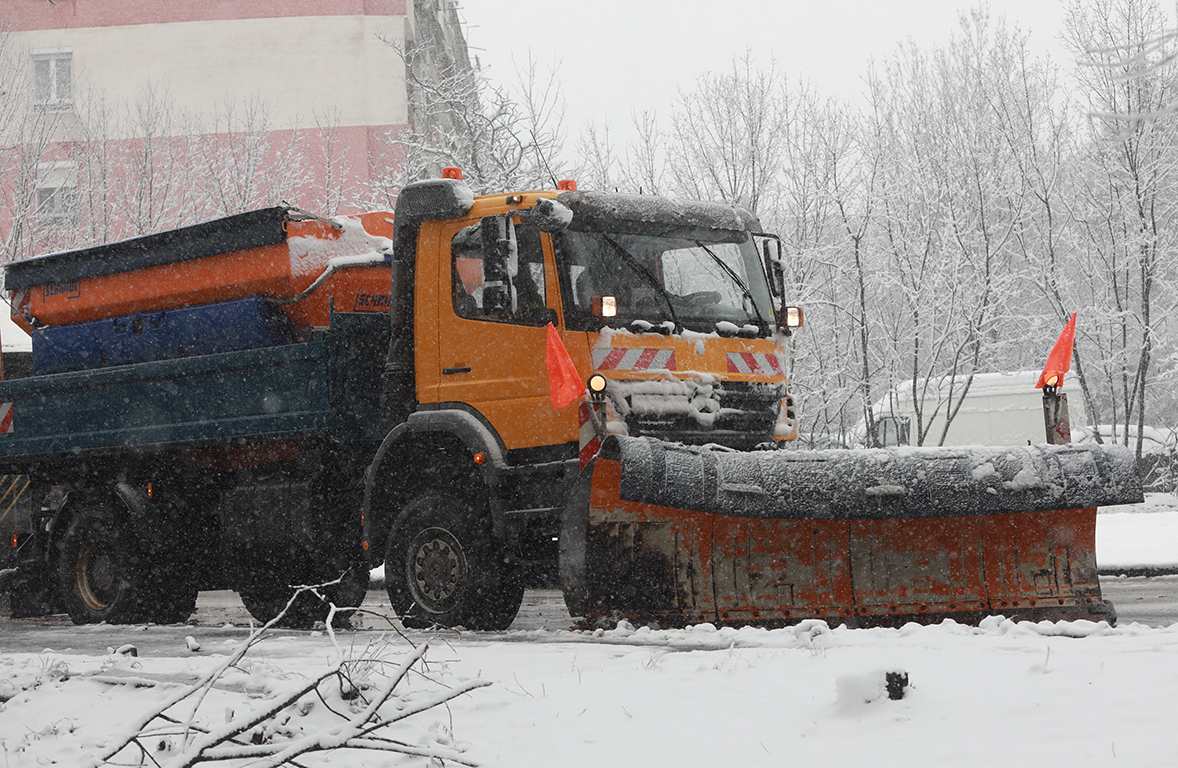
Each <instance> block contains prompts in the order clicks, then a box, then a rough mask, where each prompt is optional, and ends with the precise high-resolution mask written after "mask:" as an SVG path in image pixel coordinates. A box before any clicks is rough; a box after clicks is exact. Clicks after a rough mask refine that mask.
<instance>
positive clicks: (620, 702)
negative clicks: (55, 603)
mask: <svg viewBox="0 0 1178 768" xmlns="http://www.w3.org/2000/svg"><path fill="white" fill-rule="evenodd" d="M1098 539H1099V541H1098V553H1099V557H1100V560H1101V565H1102V567H1107V566H1108V565H1109V559H1111V560H1112V561H1116V563H1117V564H1118V565H1121V566H1125V567H1144V566H1151V565H1164V564H1166V563H1174V564H1178V500H1176V499H1174V498H1173V497H1154V498H1151V503H1150V504H1148V505H1142V506H1139V507H1132V508H1128V509H1117V510H1110V511H1106V512H1102V513H1101V515H1100V516H1099V521H1098ZM62 630H63V634H62V647H63V648H64V647H67V646H68V643H69V638H70V636H71V634H70V633H71V631H73V630H69V629H68V628H62ZM76 631H85V629H81V630H76ZM246 635H247V630H245V629H242V630H240V638H238V637H234V638H231V639H223V637H224V635H223V633H222V635H220V636H219V637H221V638H222V639H218V640H216V641H215V647H206V648H200V649H199V650H193V651H186V650H184V649H183V648H180V649H178V651H179V652H180V653H181V655H178V656H174V657H166V658H161V657H152V658H147V657H130V656H125V655H121V654H119V653H117V652H113V651H112V652H110V653H108V654H106V655H100V656H86V655H80V654H75V653H70V652H65V651H60V652H59V651H55V650H52V649H46V650H45V651H43V652H41V653H36V654H27V653H24V654H11V653H7V654H5V653H0V700H3V701H4V703H3V704H0V766H4V768H7V767H8V766H39V765H50V764H57V765H63V766H81V765H86V764H88V763H90V762H91V761H93V760H94V759H95V756H97V755H101V754H102V750H103V749H104V748H107V749H109V748H110V746H111V745H113V744H116V743H118V742H116V738H117V737H119V736H120V735H121V734H129V733H130V732H131V731H130V730H129V729H130V727H131V726H132V725H133V724H135V722H136V720H137V718H140V717H142V716H143V715H144V714H151V713H153V712H156V711H158V710H159V708H160V707H161V706H162V704H163V703H165V702H166V701H167V700H168V697H170V696H175V695H177V694H178V693H180V692H184V691H186V690H187V688H186V687H185V686H187V685H188V684H190V683H191V682H193V681H195V680H197V679H199V678H200V676H202V675H208V674H210V673H211V672H212V671H214V670H215V669H216V668H217V667H218V666H227V661H228V660H229V659H230V657H229V654H231V653H232V652H233V651H234V649H235V648H236V647H238V646H239V645H240V643H241V640H242V639H244V637H245V636H246ZM336 641H337V642H335V643H333V641H332V638H331V637H330V636H328V635H326V634H324V633H310V634H306V633H281V634H279V635H278V636H275V637H273V638H271V639H267V640H264V641H263V642H261V643H260V644H259V645H258V646H256V647H255V648H254V649H253V650H252V651H251V652H250V653H249V654H248V655H246V656H245V657H244V658H243V659H242V660H240V661H238V662H236V663H234V664H232V665H228V666H227V668H226V669H225V671H224V672H223V673H222V674H221V675H220V676H219V677H218V678H217V680H216V682H215V684H214V685H213V686H212V688H211V689H210V690H209V692H208V693H207V695H206V696H205V697H204V698H203V699H200V700H199V702H198V704H199V705H198V706H195V712H196V714H195V716H193V715H192V712H193V710H194V703H193V702H194V700H196V699H197V697H196V696H192V697H189V698H188V699H185V700H184V701H183V702H181V703H180V704H178V705H176V706H174V707H173V708H171V709H170V710H168V712H167V714H168V715H170V716H171V717H173V718H174V719H177V720H179V721H181V722H188V721H190V720H191V721H192V722H193V723H194V724H196V725H198V726H199V727H203V728H206V729H218V728H221V729H224V728H226V727H227V726H226V724H227V723H236V722H240V721H242V720H243V719H244V718H247V716H248V714H249V713H250V712H251V711H256V710H259V709H261V708H262V707H263V706H265V705H266V704H267V702H270V701H273V700H274V699H275V698H276V697H278V696H279V695H280V694H281V692H283V691H288V690H294V689H298V688H300V687H303V686H305V685H306V684H307V680H309V679H311V678H312V677H313V676H314V675H316V674H318V672H319V671H320V670H325V669H328V668H329V667H332V666H335V665H336V664H338V663H339V661H340V659H341V658H354V659H359V660H360V661H359V662H356V663H354V664H352V665H351V666H349V667H348V671H349V676H350V678H351V679H352V680H353V681H355V682H356V683H358V684H359V686H360V693H361V695H360V697H358V698H351V699H348V698H345V697H343V696H341V691H340V686H339V684H338V683H336V682H332V681H333V680H334V678H332V679H331V680H329V682H328V683H325V684H324V685H323V686H322V687H321V691H322V692H323V695H322V697H319V696H318V695H316V694H315V693H311V694H308V695H304V696H301V697H298V698H297V701H296V702H295V704H293V705H292V706H291V707H289V708H287V709H286V710H284V711H283V712H281V713H280V714H279V716H278V718H277V719H276V720H275V721H268V722H267V723H264V724H262V725H261V726H259V727H256V728H251V729H247V730H245V731H243V733H242V735H241V736H240V737H239V741H242V742H244V743H246V744H250V743H252V742H253V741H259V742H261V747H260V748H264V747H265V745H266V744H269V743H273V742H275V741H276V740H283V739H296V738H299V737H302V736H305V735H306V734H310V733H313V732H320V733H330V734H336V735H338V734H339V733H340V732H341V727H342V726H343V724H344V722H345V720H344V717H357V716H359V717H363V714H360V715H357V714H356V713H363V708H364V706H365V702H366V701H369V700H371V699H372V698H373V697H374V696H375V695H376V692H377V691H378V690H380V685H381V683H382V682H384V681H386V680H388V678H389V675H390V674H391V671H392V670H393V669H394V668H395V666H396V665H397V664H398V663H400V662H403V661H405V660H406V659H407V657H408V654H409V653H410V651H411V650H412V647H413V646H412V645H411V643H412V644H416V645H418V646H420V645H421V644H423V643H426V642H428V643H429V645H430V647H429V649H428V651H427V652H426V654H425V657H424V664H422V663H420V662H419V663H418V664H417V665H416V666H415V667H414V671H413V672H411V673H410V674H408V675H407V676H406V678H405V679H404V680H403V681H402V682H401V684H400V685H399V686H398V687H397V688H396V689H395V691H396V693H395V695H394V698H393V699H391V700H390V701H389V703H388V704H386V705H385V707H384V708H383V711H384V712H386V713H387V714H389V715H391V714H393V713H395V712H398V711H402V712H403V711H407V708H409V707H411V706H412V705H413V704H414V703H415V702H421V701H423V700H425V699H426V698H427V697H429V696H434V695H437V694H438V693H439V692H443V691H446V690H448V689H452V688H453V687H454V686H457V685H460V684H462V683H463V682H467V683H469V682H470V681H473V680H482V681H485V682H489V683H490V685H488V686H486V687H479V688H475V689H472V690H470V691H469V692H467V693H463V694H461V695H459V696H458V697H457V698H455V699H453V700H452V701H450V702H449V703H448V704H446V705H442V706H439V707H435V708H433V709H427V710H425V711H422V712H420V713H418V714H415V715H413V716H411V717H407V718H405V719H404V720H403V721H400V722H398V723H396V724H395V725H393V726H391V727H390V728H389V730H388V732H387V733H384V735H385V736H387V737H388V738H390V739H395V740H398V741H400V742H404V743H405V744H408V745H411V746H410V748H411V749H418V750H421V749H426V750H429V749H433V750H449V752H448V753H447V754H451V755H453V754H457V755H459V756H460V758H461V760H463V761H466V762H472V763H479V764H483V765H500V766H552V765H559V766H562V768H574V767H575V766H595V768H596V767H599V766H642V767H643V768H647V767H653V766H726V765H733V766H736V765H739V766H760V765H763V766H782V765H787V764H811V765H814V764H827V763H830V762H831V761H832V760H833V761H839V762H847V763H859V762H862V763H867V764H870V765H873V766H890V765H896V766H905V768H908V767H910V766H922V765H938V766H944V765H978V766H981V765H991V764H995V763H998V764H1008V763H1009V764H1031V765H1048V764H1051V765H1055V764H1059V765H1067V766H1069V767H1074V766H1088V765H1093V766H1095V765H1101V766H1103V765H1114V764H1118V763H1123V764H1126V765H1133V766H1166V765H1175V764H1178V732H1176V731H1174V730H1173V718H1174V712H1175V710H1174V709H1173V707H1174V704H1173V699H1174V691H1175V690H1178V625H1173V626H1170V627H1165V628H1150V627H1146V626H1143V625H1140V624H1129V625H1122V626H1118V627H1116V628H1110V627H1108V626H1107V625H1105V624H1092V623H1089V622H1075V623H1058V624H1050V623H1046V622H1044V623H1041V624H1028V623H1021V624H1015V623H1012V622H1009V621H1006V620H1003V619H1000V618H992V619H988V620H987V621H985V622H984V623H983V624H982V626H980V627H966V626H962V625H958V624H954V623H950V622H947V623H945V624H941V625H938V626H932V627H923V626H917V625H909V626H907V627H904V628H901V629H898V630H887V629H873V630H847V629H842V628H835V629H830V628H828V627H827V626H826V625H825V624H822V623H820V622H807V623H803V624H801V625H799V626H797V627H792V628H788V629H781V630H772V631H769V630H760V629H751V628H745V629H739V630H735V629H722V630H717V629H715V628H713V627H711V626H708V625H704V626H698V627H694V628H690V629H686V630H650V629H646V628H638V629H635V628H632V627H629V626H626V625H623V626H622V627H620V628H619V629H617V630H614V631H610V632H602V631H597V632H572V631H549V630H544V631H532V632H512V633H507V634H505V635H480V634H478V633H459V632H439V633H412V634H410V635H409V636H408V637H402V636H400V635H398V634H397V633H395V632H390V633H379V632H371V631H369V632H362V633H355V634H352V633H341V634H339V635H338V636H337V637H336ZM183 654H187V655H183ZM889 671H892V672H902V673H904V674H907V675H908V680H909V686H908V687H907V688H906V689H905V690H904V694H905V695H904V697H903V698H902V699H899V700H891V699H889V698H888V697H887V694H886V692H885V688H884V680H885V673H887V672H889ZM120 679H121V680H120ZM333 710H334V711H335V712H338V713H340V715H337V714H333ZM341 715H342V716H341ZM148 727H149V728H154V729H156V731H155V732H154V733H153V735H151V736H150V737H145V738H142V739H140V741H139V743H140V744H142V745H143V747H144V748H145V749H147V750H148V751H149V752H150V754H151V758H149V759H143V760H142V763H140V753H139V752H138V749H137V748H136V747H134V746H132V747H130V748H128V749H127V750H125V751H124V752H123V753H121V754H120V755H119V756H118V758H117V760H116V761H115V763H116V764H133V765H139V764H144V765H154V764H155V763H154V762H153V760H154V761H157V762H158V763H159V764H161V765H173V764H175V765H179V764H184V762H183V755H182V754H181V739H180V737H179V736H177V735H174V734H175V733H177V731H179V730H182V729H183V727H182V726H177V725H174V724H168V723H165V722H162V721H159V720H157V721H155V723H153V724H152V725H149V726H148ZM255 734H256V736H255ZM377 735H379V734H377ZM376 743H377V742H370V745H371V744H376ZM379 744H381V745H383V746H388V744H389V742H379ZM231 764H233V765H242V764H247V763H245V762H243V761H238V762H234V763H231ZM250 764H252V763H250ZM299 764H301V765H308V766H310V765H325V764H331V765H348V766H400V765H421V766H425V765H429V759H428V758H425V757H407V756H404V755H398V754H395V753H389V752H375V751H365V752H358V751H347V752H337V753H335V754H334V755H333V754H327V753H324V754H310V755H305V756H303V757H300V758H299ZM435 764H436V763H435ZM445 764H447V765H452V764H455V763H454V762H452V761H451V760H449V759H447V760H446V763H445Z"/></svg>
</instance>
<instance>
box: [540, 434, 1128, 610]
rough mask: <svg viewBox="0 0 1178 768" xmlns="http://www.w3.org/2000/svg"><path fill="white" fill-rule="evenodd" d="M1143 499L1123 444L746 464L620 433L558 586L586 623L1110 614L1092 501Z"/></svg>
mask: <svg viewBox="0 0 1178 768" xmlns="http://www.w3.org/2000/svg"><path fill="white" fill-rule="evenodd" d="M1141 497H1142V495H1141V484H1140V480H1139V479H1138V477H1137V474H1136V468H1135V464H1134V462H1133V457H1132V454H1131V452H1129V451H1127V450H1124V449H1121V448H1118V447H1108V446H1033V447H1032V446H1028V447H1026V448H1023V447H1012V448H971V449H968V450H959V449H916V450H913V449H897V450H872V451H816V452H801V451H798V452H792V451H778V452H753V453H740V452H730V451H719V450H708V449H702V448H687V447H683V446H678V445H672V444H668V443H662V442H660V441H657V440H652V439H650V438H625V437H616V436H615V437H611V438H609V440H607V441H606V444H605V446H604V447H603V449H602V452H601V453H600V454H599V455H598V457H597V458H596V459H595V461H594V464H593V466H592V467H587V470H586V472H585V473H584V475H583V476H582V478H581V480H580V481H579V483H578V487H577V491H576V493H575V494H574V496H573V498H571V499H570V504H569V510H568V511H567V512H566V519H565V525H566V528H565V531H566V532H567V533H568V534H569V537H570V538H569V542H568V543H567V545H566V542H565V541H564V540H563V538H562V542H561V545H562V578H563V579H564V582H563V583H565V584H566V594H571V595H572V599H571V600H570V598H567V597H566V600H569V601H570V611H571V612H573V613H574V614H575V615H587V616H588V617H589V618H591V619H592V618H597V619H612V618H616V617H618V616H627V617H632V618H635V619H638V620H642V621H657V622H660V623H665V624H687V623H696V622H702V621H709V622H718V623H729V624H736V623H757V624H767V625H772V624H781V623H788V622H793V621H797V620H800V619H804V618H822V619H828V620H840V621H845V622H848V623H851V624H894V623H902V622H903V621H908V620H913V619H915V620H917V621H926V622H927V621H936V620H940V619H941V618H945V617H953V618H955V619H957V620H959V621H965V622H976V621H978V620H980V619H981V618H982V617H984V616H986V615H989V614H993V613H1003V614H1005V615H1008V616H1018V617H1024V616H1025V617H1034V618H1091V619H1096V620H1100V619H1109V618H1111V616H1112V613H1111V608H1110V607H1109V606H1108V605H1107V604H1105V603H1104V602H1103V601H1102V600H1101V596H1100V586H1099V583H1098V581H1097V578H1096V573H1097V572H1096V562H1095V522H1096V517H1095V514H1096V511H1095V507H1096V506H1097V505H1103V504H1121V503H1131V502H1134V501H1140V500H1141ZM566 551H567V552H569V553H570V558H569V560H568V567H566V563H565V558H564V555H565V553H566ZM574 552H575V553H576V554H575V557H573V556H572V555H571V553H574ZM574 563H575V565H574ZM566 571H567V573H566ZM573 576H575V577H576V578H572V577H573ZM569 587H571V589H569ZM574 605H575V606H577V607H578V608H583V610H584V612H583V613H582V612H581V611H572V606H574Z"/></svg>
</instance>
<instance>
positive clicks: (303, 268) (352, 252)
mask: <svg viewBox="0 0 1178 768" xmlns="http://www.w3.org/2000/svg"><path fill="white" fill-rule="evenodd" d="M332 222H333V223H334V224H335V225H336V226H337V227H338V228H339V229H338V233H339V236H338V237H334V238H331V237H328V238H320V237H290V238H287V240H286V244H287V247H288V248H289V249H290V271H291V274H293V275H308V274H318V273H320V272H322V271H323V270H324V269H326V268H327V266H328V264H329V262H331V261H332V260H333V259H341V258H343V257H349V256H366V255H368V254H382V255H383V254H386V253H392V251H393V242H392V241H391V240H389V239H388V238H387V237H378V236H375V235H370V234H368V231H367V230H365V229H364V225H363V224H362V223H361V222H360V219H358V218H355V217H351V216H340V217H337V218H334V219H332ZM382 258H383V256H382ZM341 263H342V262H341Z"/></svg>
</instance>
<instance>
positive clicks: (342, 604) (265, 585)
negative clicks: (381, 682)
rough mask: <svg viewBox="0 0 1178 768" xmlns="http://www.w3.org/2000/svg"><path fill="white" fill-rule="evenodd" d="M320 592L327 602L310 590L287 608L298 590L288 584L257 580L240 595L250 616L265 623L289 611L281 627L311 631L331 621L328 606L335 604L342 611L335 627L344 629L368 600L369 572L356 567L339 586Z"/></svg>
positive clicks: (240, 590)
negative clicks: (316, 625)
mask: <svg viewBox="0 0 1178 768" xmlns="http://www.w3.org/2000/svg"><path fill="white" fill-rule="evenodd" d="M325 580H326V579H325ZM287 581H289V580H287ZM318 591H319V592H320V594H322V595H323V599H320V598H319V597H317V596H316V595H315V594H314V593H313V592H311V591H310V590H306V591H304V592H302V593H300V594H299V596H298V597H297V598H295V601H294V603H292V604H291V605H290V607H289V608H287V603H289V602H290V599H291V597H292V596H293V595H294V593H295V590H294V589H293V588H292V587H290V586H289V585H288V584H287V583H286V581H283V580H279V579H275V578H273V577H269V578H267V577H262V578H258V579H255V581H254V582H253V583H252V584H250V585H249V586H245V587H240V588H239V589H238V594H240V595H241V602H242V603H244V604H245V607H246V610H248V611H249V612H250V615H251V616H253V617H254V618H255V619H257V620H258V621H261V622H263V623H265V622H268V621H270V620H271V619H273V618H274V617H275V616H278V614H280V613H282V612H283V610H285V611H286V613H285V614H284V615H283V617H282V619H281V620H280V621H279V622H278V626H280V627H287V628H290V629H310V628H311V627H312V626H314V624H315V622H317V621H327V614H328V611H329V610H330V606H329V605H328V603H331V604H333V605H335V606H336V608H338V609H341V610H337V611H336V614H335V620H334V622H333V623H334V625H335V626H337V627H343V626H347V625H348V622H349V620H350V619H351V617H352V614H354V613H355V608H356V607H358V606H359V605H360V604H361V603H362V602H364V596H365V594H366V593H367V591H368V571H367V570H366V569H365V568H364V567H363V566H362V565H359V564H357V565H353V566H351V567H350V568H348V569H347V570H346V571H344V573H343V575H342V577H341V578H340V581H339V582H338V583H336V584H332V585H329V586H327V587H323V588H321V589H320V590H318ZM343 609H352V610H343Z"/></svg>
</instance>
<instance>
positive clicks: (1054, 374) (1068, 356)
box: [1035, 312, 1076, 389]
mask: <svg viewBox="0 0 1178 768" xmlns="http://www.w3.org/2000/svg"><path fill="white" fill-rule="evenodd" d="M1075 340H1076V313H1075V312H1073V313H1072V319H1071V320H1068V324H1067V325H1065V326H1064V327H1063V333H1061V334H1059V338H1058V339H1056V342H1055V346H1054V347H1052V348H1051V354H1050V355H1048V356H1047V365H1045V366H1043V373H1042V374H1041V375H1040V376H1039V383H1038V384H1036V385H1035V389H1042V388H1043V387H1045V386H1046V387H1058V386H1060V385H1062V384H1063V375H1064V374H1065V373H1067V372H1068V371H1070V370H1072V345H1073V343H1074V342H1075ZM1052 378H1055V381H1054V382H1052V381H1051V379H1052Z"/></svg>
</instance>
